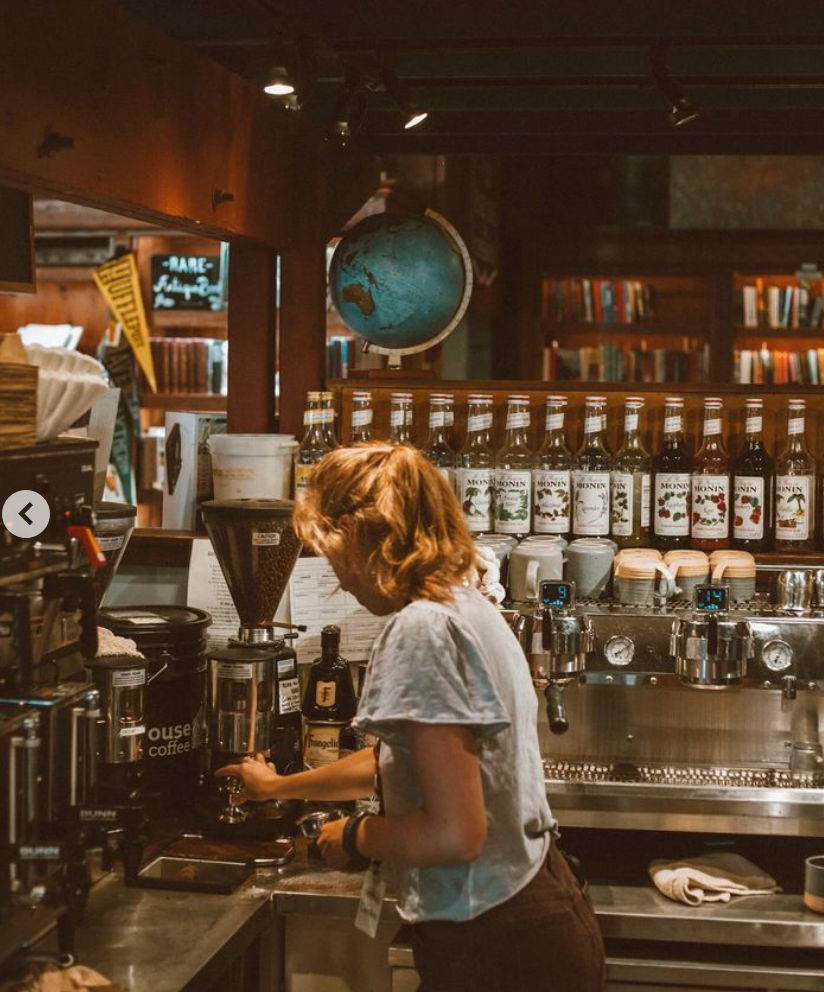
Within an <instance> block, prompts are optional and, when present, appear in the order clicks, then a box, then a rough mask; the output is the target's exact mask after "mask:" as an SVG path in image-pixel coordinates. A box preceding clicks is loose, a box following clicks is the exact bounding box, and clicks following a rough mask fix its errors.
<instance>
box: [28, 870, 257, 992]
mask: <svg viewBox="0 0 824 992" xmlns="http://www.w3.org/2000/svg"><path fill="white" fill-rule="evenodd" d="M271 896H272V890H271V887H266V888H263V887H261V886H259V885H258V884H257V879H256V877H255V876H253V877H252V878H251V879H250V880H249V881H248V882H247V883H246V884H245V885H244V886H243V888H242V889H240V890H238V891H237V892H236V893H233V894H232V895H229V896H224V895H213V894H203V893H190V892H166V891H163V892H161V891H157V890H154V889H130V888H126V886H125V885H124V884H123V880H122V878H121V877H120V876H119V875H114V874H112V875H107V876H106V877H105V878H104V879H102V880H101V881H100V882H98V883H97V884H96V885H95V886H94V888H93V889H92V891H91V893H90V895H89V903H88V906H87V909H86V916H85V919H84V922H83V925H82V926H80V927H79V928H78V930H77V940H76V944H77V948H76V949H77V956H78V958H79V960H80V961H81V962H82V963H83V964H86V965H88V966H89V967H91V968H95V969H96V970H97V971H99V972H100V973H101V974H103V975H105V976H106V978H108V979H109V980H110V981H111V982H112V983H114V984H116V985H121V986H123V988H124V989H127V990H129V992H182V990H184V989H194V988H196V987H201V986H202V985H204V984H209V983H210V982H213V981H215V980H216V979H217V978H218V977H219V976H220V974H221V972H222V971H223V970H224V969H225V967H226V965H227V964H228V962H229V961H230V960H231V959H232V958H233V957H235V956H236V955H239V954H240V953H242V951H243V950H244V949H245V947H246V946H248V944H250V943H251V942H252V941H253V940H254V939H255V938H256V937H257V936H258V935H259V934H260V933H261V932H262V931H263V930H265V929H266V927H267V926H268V925H269V924H270V923H271V919H272V899H271ZM55 948H56V939H55V936H54V934H52V935H51V936H50V937H49V938H47V940H46V941H45V942H44V943H43V944H41V945H40V947H38V950H41V949H44V950H54V949H55Z"/></svg>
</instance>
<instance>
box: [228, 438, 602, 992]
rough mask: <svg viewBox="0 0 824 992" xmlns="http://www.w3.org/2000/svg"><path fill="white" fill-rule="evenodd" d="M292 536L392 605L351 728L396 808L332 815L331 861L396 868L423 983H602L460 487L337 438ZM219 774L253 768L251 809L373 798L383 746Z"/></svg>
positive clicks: (368, 595)
mask: <svg viewBox="0 0 824 992" xmlns="http://www.w3.org/2000/svg"><path fill="white" fill-rule="evenodd" d="M295 528H296V530H297V532H298V534H299V535H300V537H301V538H302V539H303V541H304V542H305V543H306V544H307V545H309V547H311V548H313V549H314V550H315V551H317V552H318V553H319V554H322V555H325V556H326V557H327V558H328V560H329V562H330V563H331V565H332V567H333V568H334V570H335V572H336V574H337V576H338V579H339V580H340V585H341V587H342V588H343V589H344V590H346V591H347V592H350V593H351V594H352V595H354V596H355V597H356V598H357V599H358V601H359V602H360V603H361V604H362V605H363V606H365V607H366V608H367V609H368V610H370V611H371V612H372V613H375V614H377V615H380V616H387V615H389V614H394V616H392V618H391V619H390V620H389V622H388V624H387V625H386V627H385V629H384V631H383V633H382V635H381V636H380V637H379V638H378V640H377V642H376V644H375V647H374V649H373V653H372V658H371V661H370V665H369V670H368V675H367V679H366V682H365V685H364V690H363V695H362V699H361V702H360V707H359V710H358V715H357V718H356V721H355V722H356V725H357V726H359V727H360V728H362V729H363V730H365V731H368V732H370V733H373V734H375V735H377V737H378V739H379V741H380V745H379V747H378V748H377V749H376V753H377V771H378V775H379V777H380V783H381V791H382V795H383V801H384V811H383V812H384V813H385V815H382V816H368V815H360V816H356V817H352V818H349V819H348V820H337V821H333V822H331V823H327V824H326V826H325V827H324V828H323V832H322V834H321V836H320V839H319V841H318V844H319V846H320V848H321V851H322V853H323V856H324V858H325V860H326V861H327V862H328V863H329V864H330V865H333V866H335V867H342V866H344V865H345V864H347V863H348V862H351V861H356V860H358V859H362V858H364V857H365V858H368V859H373V860H376V861H380V862H382V863H386V864H387V865H390V866H391V867H393V868H394V869H395V873H396V885H397V892H398V907H399V910H400V914H401V916H402V917H403V919H404V920H405V921H407V922H408V923H410V924H412V925H413V932H414V941H415V963H416V966H417V968H418V971H419V972H420V974H421V977H422V984H421V992H461V990H464V989H465V990H467V992H469V990H472V992H484V990H488V992H500V990H502V989H507V990H512V992H516V990H523V992H541V990H547V992H549V990H554V992H596V990H599V989H601V988H602V985H603V976H604V951H603V944H602V941H601V937H600V934H599V931H598V926H597V923H596V921H595V918H594V916H593V913H592V911H591V909H590V908H589V905H588V904H587V901H586V899H585V898H584V896H583V895H582V893H581V890H580V888H579V886H578V884H577V882H576V881H575V879H574V878H573V876H572V874H571V872H570V870H569V868H568V867H567V865H566V862H565V860H564V858H563V855H562V854H561V853H560V852H559V851H558V848H557V844H556V842H555V834H554V826H555V823H554V820H553V818H552V816H551V814H550V811H549V807H548V805H547V801H546V794H545V788H544V776H543V768H542V764H541V759H540V754H539V750H538V740H537V733H536V714H537V700H536V697H535V692H534V690H533V687H532V683H531V680H530V677H529V671H528V668H527V666H526V665H525V664H524V660H523V655H522V654H521V652H520V648H519V646H518V644H517V642H516V640H515V639H514V638H513V636H512V634H511V632H510V631H509V629H508V627H507V625H506V623H505V622H504V620H503V618H502V617H501V616H500V614H499V613H498V611H497V610H496V609H495V607H493V606H492V605H491V604H490V603H488V602H487V601H486V600H485V599H484V598H483V597H482V596H481V594H480V593H479V592H478V591H477V590H476V589H474V588H472V587H471V586H470V583H469V576H470V575H471V573H472V569H473V559H474V546H473V543H472V540H471V538H470V536H469V534H468V532H467V530H466V528H465V526H464V523H463V517H462V515H461V512H460V507H459V506H458V503H457V501H456V499H455V497H454V495H453V494H452V491H451V490H450V488H449V486H448V484H447V483H446V482H445V480H444V479H443V478H442V477H441V475H440V474H439V473H438V471H437V470H436V469H435V468H433V467H432V466H431V465H430V464H429V463H428V462H427V461H426V460H425V459H424V458H423V457H422V456H421V455H420V454H418V453H417V452H416V451H414V450H413V449H412V448H410V447H407V446H404V445H400V446H390V445H387V444H381V443H373V444H365V445H356V446H354V447H350V448H338V449H336V450H335V451H333V452H332V453H331V454H329V455H327V456H326V458H324V460H323V461H322V462H321V463H320V465H319V466H318V467H317V469H316V470H315V472H314V473H313V477H312V482H311V485H310V486H309V488H308V490H307V492H306V494H305V496H304V497H302V499H301V501H300V503H299V504H298V507H297V509H296V513H295ZM218 774H224V775H227V774H233V775H240V776H241V777H242V779H243V783H244V793H242V794H241V801H242V799H256V800H263V799H287V798H288V799H293V798H294V799H326V800H335V799H355V798H359V797H362V796H364V795H368V794H371V793H372V792H373V791H374V783H375V774H376V755H375V754H374V753H373V752H372V751H371V750H367V751H359V752H357V753H355V754H353V755H351V756H350V757H348V758H344V759H343V760H341V761H339V762H337V763H335V764H333V765H329V766H326V767H324V768H321V769H318V770H316V771H309V772H303V773H300V774H297V775H290V776H285V777H280V776H278V775H276V774H275V772H274V769H273V768H272V766H270V765H267V764H266V762H265V761H264V760H263V758H262V756H258V758H257V760H253V759H251V758H247V759H246V760H245V761H244V762H243V763H242V764H240V765H234V766H230V767H228V768H224V769H221V771H220V772H219V773H218Z"/></svg>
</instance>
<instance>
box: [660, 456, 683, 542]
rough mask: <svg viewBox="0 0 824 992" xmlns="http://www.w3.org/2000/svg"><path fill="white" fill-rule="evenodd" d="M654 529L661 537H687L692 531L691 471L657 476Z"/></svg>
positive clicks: (664, 473) (663, 473)
mask: <svg viewBox="0 0 824 992" xmlns="http://www.w3.org/2000/svg"><path fill="white" fill-rule="evenodd" d="M653 512H654V517H653V523H654V525H655V526H654V530H655V533H656V534H658V535H659V536H660V537H687V536H689V532H690V475H689V472H660V473H659V474H658V475H656V476H655V507H654V511H653Z"/></svg>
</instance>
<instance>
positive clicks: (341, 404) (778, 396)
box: [330, 377, 824, 457]
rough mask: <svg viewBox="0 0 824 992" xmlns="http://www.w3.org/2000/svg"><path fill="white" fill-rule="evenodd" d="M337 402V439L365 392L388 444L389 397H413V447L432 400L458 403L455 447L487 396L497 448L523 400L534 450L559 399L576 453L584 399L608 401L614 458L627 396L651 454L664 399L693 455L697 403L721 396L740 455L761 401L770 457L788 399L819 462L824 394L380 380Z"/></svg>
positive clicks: (727, 431)
mask: <svg viewBox="0 0 824 992" xmlns="http://www.w3.org/2000/svg"><path fill="white" fill-rule="evenodd" d="M330 388H332V389H333V390H334V392H335V394H336V405H337V410H338V414H339V421H338V424H339V434H340V436H341V439H342V440H343V441H344V442H345V441H347V440H348V439H349V436H350V426H351V421H352V393H353V392H354V391H356V390H364V389H368V390H370V391H371V393H372V402H373V409H374V422H373V428H374V433H375V437H377V438H385V437H387V436H388V434H389V405H390V395H391V394H392V393H393V392H397V391H404V392H410V393H412V394H413V396H414V405H415V433H416V437H417V442H418V443H419V444H420V443H422V442H423V441H424V439H425V438H426V436H427V433H428V431H429V427H428V410H429V407H428V404H429V395H430V393H432V392H451V393H453V394H454V396H455V432H454V436H455V440H456V442H457V443H458V444H459V445H460V444H462V443H463V440H464V438H465V436H466V400H467V396H468V395H469V394H470V393H473V392H484V393H491V394H492V396H493V403H494V407H493V409H494V415H495V416H494V443H495V445H496V446H497V445H499V444H501V443H502V441H503V434H504V421H505V410H506V397H507V395H508V394H509V393H524V394H528V395H529V396H530V398H531V401H532V403H531V408H530V409H531V413H532V426H531V428H530V434H531V441H532V444H533V446H534V447H535V448H537V447H538V446H539V445H540V443H541V439H542V437H543V431H544V410H545V403H546V397H547V396H548V395H549V394H550V393H559V394H563V395H565V396H567V397H568V398H569V405H568V408H567V409H568V413H567V418H566V430H567V438H568V444H569V446H570V448H571V449H572V450H573V451H576V450H577V449H578V447H579V446H580V444H581V440H582V437H583V412H584V400H585V397H586V396H588V395H595V396H606V398H607V429H608V437H609V442H608V443H609V448H610V450H611V451H616V450H617V449H618V447H619V445H620V441H621V434H622V431H623V421H622V416H621V410H622V406H623V403H624V400H625V399H626V397H627V396H643V397H644V398H645V399H646V407H645V416H644V431H645V437H646V444H647V449H648V450H649V451H650V452H652V453H654V452H656V451H657V450H658V448H659V447H660V444H661V438H662V434H663V420H664V402H665V399H666V397H667V396H682V397H683V398H684V401H685V404H684V406H685V410H686V433H687V437H688V441H689V442H690V446H691V450H692V451H695V450H696V449H697V447H698V445H699V444H700V439H701V424H702V402H703V399H704V397H705V396H720V397H721V398H722V399H723V400H724V410H723V421H724V437H725V440H726V442H727V449H728V450H729V451H730V453H731V454H732V455H735V454H737V452H738V451H739V450H740V448H741V444H742V442H743V426H744V401H745V400H746V399H747V397H750V396H752V397H758V398H760V399H762V400H763V401H764V437H765V443H766V446H767V450H768V451H769V452H770V453H771V454H774V453H776V451H780V449H781V446H782V445H783V443H784V441H785V439H786V432H787V424H786V419H787V415H786V409H787V401H788V400H789V399H790V398H791V397H799V398H802V399H805V400H806V401H807V411H808V412H807V442H808V444H809V446H810V450H811V451H812V452H813V453H814V454H815V455H817V456H820V457H824V431H822V423H824V389H821V388H818V389H816V388H815V387H810V386H807V387H803V388H799V389H795V388H793V387H791V386H737V385H726V386H725V385H722V386H719V385H718V384H714V385H712V386H710V387H707V386H695V385H690V386H687V385H684V384H675V385H666V384H664V385H647V384H640V383H639V384H635V385H633V386H631V387H629V386H626V385H616V384H612V383H610V384H599V383H565V382H560V383H547V382H528V381H523V382H520V381H511V382H440V381H437V380H427V381H426V382H425V383H422V382H421V381H420V380H417V381H414V380H413V381H405V380H395V379H392V380H387V379H380V378H377V377H375V378H372V379H361V380H352V379H347V380H341V381H338V382H333V383H331V386H330Z"/></svg>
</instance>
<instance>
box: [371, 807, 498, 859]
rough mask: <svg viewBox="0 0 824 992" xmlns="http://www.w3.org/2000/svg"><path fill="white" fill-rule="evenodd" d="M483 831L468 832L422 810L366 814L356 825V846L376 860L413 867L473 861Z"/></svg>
mask: <svg viewBox="0 0 824 992" xmlns="http://www.w3.org/2000/svg"><path fill="white" fill-rule="evenodd" d="M485 838H486V831H485V830H478V831H474V832H468V831H467V830H466V829H464V828H463V827H462V826H461V825H460V824H454V825H453V824H450V823H448V822H445V821H440V820H438V819H436V818H435V817H433V816H431V815H429V814H428V813H427V812H426V811H425V810H423V809H416V810H412V811H411V812H409V813H402V814H399V815H397V816H368V817H366V819H365V820H363V821H362V822H361V823H360V825H359V828H358V839H357V847H358V851H360V853H361V854H363V855H365V856H366V857H367V858H372V859H373V860H375V861H390V862H392V863H393V864H402V865H409V866H412V867H415V868H430V867H432V866H433V865H450V864H451V865H454V864H460V863H462V862H467V861H474V859H475V858H477V857H478V855H479V854H480V853H481V850H482V848H483V843H484V840H485Z"/></svg>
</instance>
